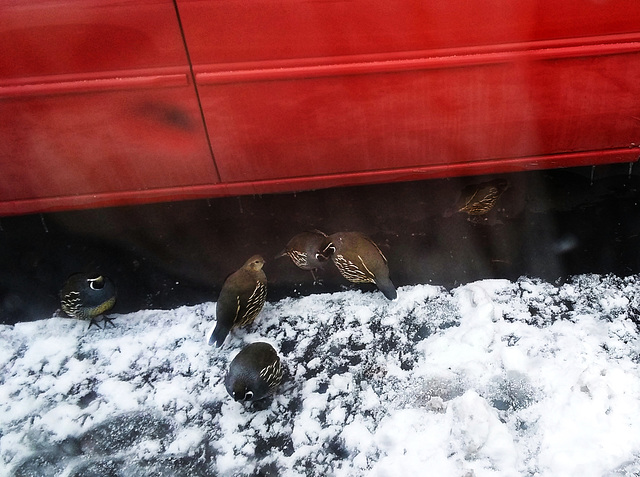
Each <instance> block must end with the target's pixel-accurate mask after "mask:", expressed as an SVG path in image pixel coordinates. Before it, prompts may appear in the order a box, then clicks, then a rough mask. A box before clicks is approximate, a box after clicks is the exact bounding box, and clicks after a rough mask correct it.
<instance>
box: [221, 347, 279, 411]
mask: <svg viewBox="0 0 640 477" xmlns="http://www.w3.org/2000/svg"><path fill="white" fill-rule="evenodd" d="M281 381H282V364H281V362H280V357H279V356H278V353H277V352H276V350H275V349H273V347H272V346H271V345H270V344H268V343H263V342H256V343H251V344H250V345H247V346H246V347H245V348H243V349H242V351H240V352H239V353H238V354H237V355H236V357H235V358H233V361H231V364H230V365H229V370H228V371H227V376H226V377H225V379H224V386H225V388H227V392H228V393H229V395H230V396H231V397H232V398H233V399H235V400H236V401H245V402H248V401H257V400H259V399H263V398H265V397H267V396H268V395H269V394H271V393H272V392H273V391H274V390H275V389H276V388H277V387H278V386H279V385H280V382H281Z"/></svg>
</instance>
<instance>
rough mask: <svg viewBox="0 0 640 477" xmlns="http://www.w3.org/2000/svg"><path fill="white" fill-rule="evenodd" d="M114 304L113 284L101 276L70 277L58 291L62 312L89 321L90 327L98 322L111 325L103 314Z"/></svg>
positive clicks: (81, 275) (77, 274)
mask: <svg viewBox="0 0 640 477" xmlns="http://www.w3.org/2000/svg"><path fill="white" fill-rule="evenodd" d="M115 302H116V287H115V285H114V284H113V282H112V281H111V280H110V279H109V278H107V277H104V276H102V275H86V274H83V273H76V274H74V275H71V276H70V277H69V278H68V279H67V281H66V282H65V284H64V285H63V287H62V290H61V291H60V305H61V307H62V311H64V312H65V313H66V314H67V315H69V316H70V317H72V318H77V319H79V320H89V328H91V325H96V326H98V322H99V321H101V320H102V321H104V326H105V327H106V326H107V323H111V324H112V325H113V323H112V319H111V318H108V317H106V316H104V313H106V312H107V311H109V310H110V309H111V308H113V305H114V304H115Z"/></svg>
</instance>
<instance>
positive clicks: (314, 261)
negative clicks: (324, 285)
mask: <svg viewBox="0 0 640 477" xmlns="http://www.w3.org/2000/svg"><path fill="white" fill-rule="evenodd" d="M330 243H331V242H330V240H329V237H328V236H327V234H325V233H324V232H320V231H319V230H312V231H308V232H302V233H299V234H298V235H295V236H294V237H293V238H292V239H291V240H289V243H287V246H286V247H285V248H284V250H283V251H282V252H280V253H279V254H278V255H277V256H276V258H280V257H284V256H289V258H291V261H293V263H294V264H295V265H296V266H297V267H298V268H301V269H302V270H309V271H310V272H311V275H312V276H313V283H317V281H318V280H317V277H316V274H315V272H316V270H318V268H321V267H323V266H324V264H325V263H326V262H327V260H329V258H330V256H331V253H330V251H329V250H328V247H329V245H330Z"/></svg>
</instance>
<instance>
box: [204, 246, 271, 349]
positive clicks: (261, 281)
mask: <svg viewBox="0 0 640 477" xmlns="http://www.w3.org/2000/svg"><path fill="white" fill-rule="evenodd" d="M263 266H264V259H263V258H262V257H261V256H260V255H254V256H253V257H251V258H250V259H249V260H247V261H246V262H245V264H244V265H243V266H242V268H240V269H239V270H238V271H236V272H234V273H232V274H231V275H229V277H227V279H226V280H225V282H224V284H223V285H222V290H220V296H219V297H218V302H217V303H216V326H215V328H214V329H213V331H212V332H211V335H210V336H209V339H208V342H209V344H213V343H215V344H216V346H218V347H220V346H222V343H224V340H225V339H226V338H227V335H228V334H229V331H231V329H233V328H236V327H239V326H246V325H249V324H251V323H253V320H255V318H256V316H257V315H258V313H260V310H262V307H263V306H264V301H265V298H266V296H267V277H266V275H265V274H264V271H263V270H262V267H263Z"/></svg>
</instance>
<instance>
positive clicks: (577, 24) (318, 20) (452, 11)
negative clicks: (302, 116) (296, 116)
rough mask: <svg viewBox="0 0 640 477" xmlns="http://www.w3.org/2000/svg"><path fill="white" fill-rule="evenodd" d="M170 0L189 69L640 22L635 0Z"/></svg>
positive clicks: (571, 34) (608, 29)
mask: <svg viewBox="0 0 640 477" xmlns="http://www.w3.org/2000/svg"><path fill="white" fill-rule="evenodd" d="M177 3H178V7H179V10H180V16H181V18H182V22H183V26H184V29H185V34H186V38H187V41H188V44H189V50H190V54H191V58H192V60H193V62H194V64H195V65H205V64H214V63H234V62H247V61H261V60H282V59H295V60H301V59H304V58H323V57H335V56H344V55H361V54H377V53H388V52H399V53H403V52H411V51H419V50H429V49H441V48H458V47H471V46H480V45H500V44H508V43H517V42H529V41H541V40H559V39H568V38H580V37H591V36H599V35H610V34H618V33H631V32H637V31H638V28H639V26H638V25H640V5H639V4H638V1H637V0H564V1H558V0H517V1H514V0H446V1H433V0H402V1H389V0H349V1H340V0H337V1H307V0H252V1H246V0H217V1H203V0H177ZM576 43H580V42H579V41H577V42H576Z"/></svg>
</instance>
